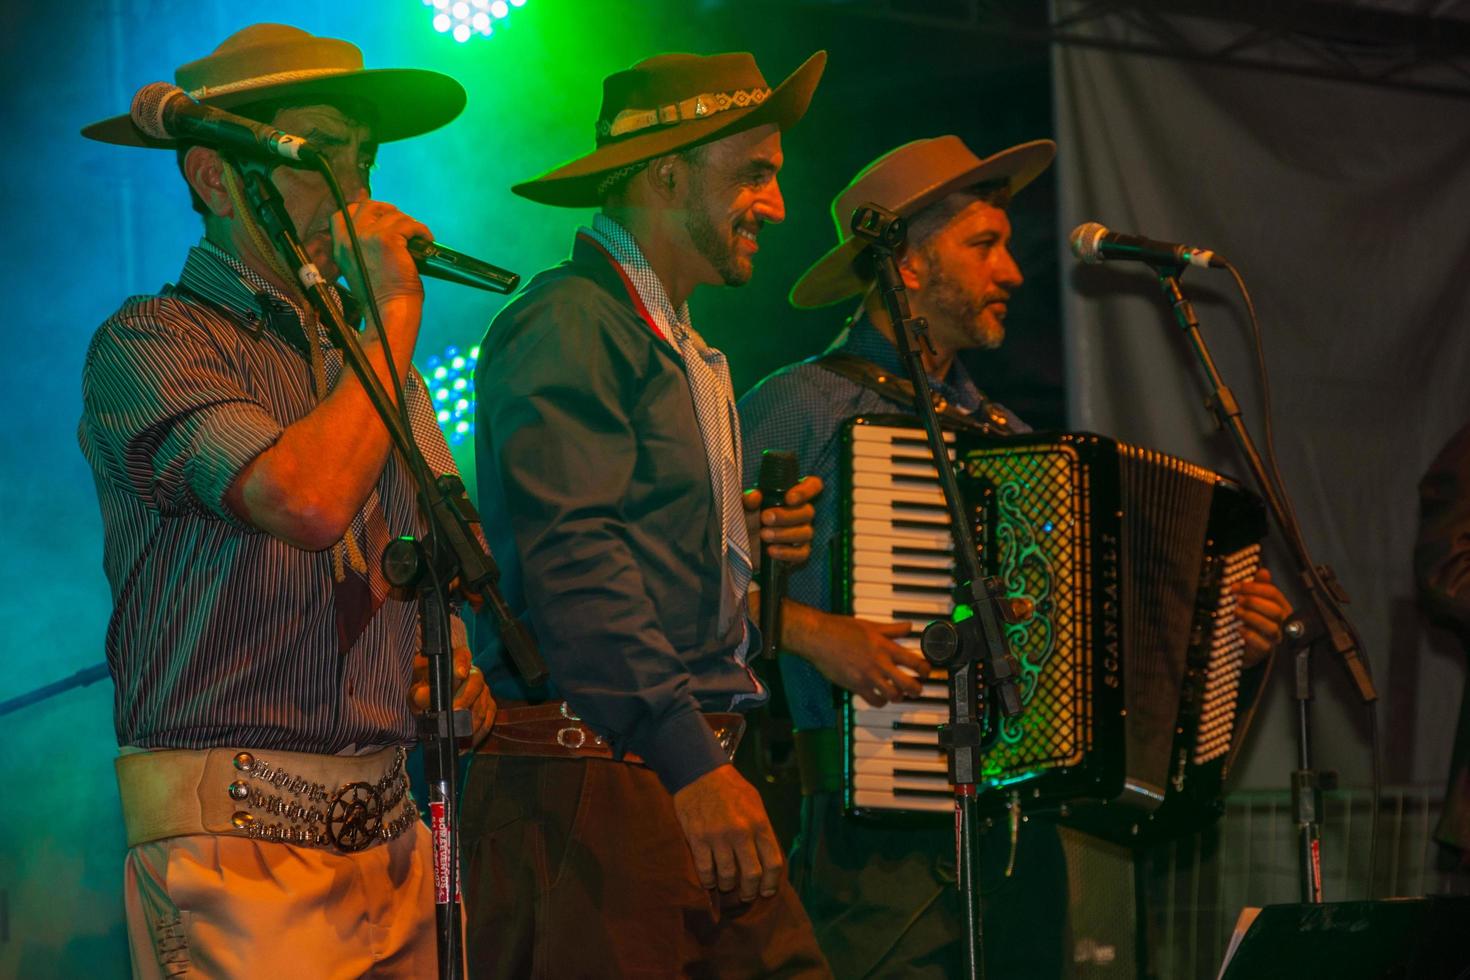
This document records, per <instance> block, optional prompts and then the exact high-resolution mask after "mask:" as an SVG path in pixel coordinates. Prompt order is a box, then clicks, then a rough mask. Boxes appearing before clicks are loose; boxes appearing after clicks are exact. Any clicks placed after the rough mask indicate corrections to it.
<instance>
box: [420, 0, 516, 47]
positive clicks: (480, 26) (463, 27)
mask: <svg viewBox="0 0 1470 980" xmlns="http://www.w3.org/2000/svg"><path fill="white" fill-rule="evenodd" d="M423 3H424V6H425V7H430V8H432V9H433V11H434V19H433V25H434V30H436V31H438V32H439V33H440V34H448V35H449V36H451V37H453V38H454V39H455V40H456V41H458V42H460V43H461V44H463V43H464V42H466V41H468V40H469V39H470V38H472V37H476V36H478V37H489V36H490V35H492V34H494V33H495V21H497V20H503V19H505V18H506V17H509V16H510V8H511V7H524V6H525V5H526V0H510V2H508V3H507V2H506V0H423Z"/></svg>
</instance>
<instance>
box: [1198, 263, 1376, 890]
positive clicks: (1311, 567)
mask: <svg viewBox="0 0 1470 980" xmlns="http://www.w3.org/2000/svg"><path fill="white" fill-rule="evenodd" d="M1221 261H1222V262H1223V264H1224V266H1225V269H1226V270H1227V271H1228V272H1229V273H1230V276H1231V278H1233V279H1234V280H1235V286H1236V288H1237V289H1239V290H1240V296H1241V299H1242V300H1244V301H1245V309H1246V313H1247V314H1248V315H1249V317H1250V324H1251V341H1252V346H1253V347H1254V349H1255V356H1256V373H1257V375H1258V376H1259V379H1260V385H1261V407H1262V413H1263V415H1264V419H1265V421H1264V423H1263V425H1262V429H1263V431H1264V432H1265V435H1266V465H1267V466H1268V467H1269V474H1268V475H1269V477H1270V479H1271V481H1272V482H1273V483H1274V484H1275V489H1276V498H1277V499H1278V500H1280V501H1281V506H1282V508H1283V510H1284V511H1285V514H1284V516H1285V517H1286V518H1287V523H1288V524H1289V525H1290V527H1289V529H1288V528H1283V529H1282V530H1283V532H1284V533H1287V534H1290V535H1291V536H1292V537H1293V539H1294V540H1295V541H1296V542H1297V547H1298V549H1299V551H1300V553H1301V554H1302V555H1304V556H1307V555H1308V552H1307V547H1306V541H1305V539H1304V538H1303V537H1302V534H1301V524H1300V523H1299V522H1298V521H1297V516H1296V507H1295V505H1294V504H1293V503H1292V500H1291V496H1290V494H1288V493H1287V492H1286V480H1285V479H1284V478H1283V477H1282V476H1281V467H1280V465H1279V463H1278V461H1277V457H1276V436H1275V431H1274V428H1273V426H1272V421H1271V416H1272V405H1271V375H1270V372H1269V371H1268V370H1267V368H1266V345H1265V341H1264V339H1263V332H1262V330H1261V320H1260V317H1258V316H1257V315H1256V304H1255V303H1254V302H1253V301H1252V300H1251V294H1250V290H1249V289H1247V288H1246V285H1245V279H1244V278H1243V277H1242V276H1241V274H1240V271H1239V270H1238V269H1236V268H1235V266H1234V265H1233V264H1231V263H1230V262H1229V261H1226V260H1224V259H1222V260H1221ZM1306 565H1307V574H1309V575H1311V576H1312V580H1313V582H1315V583H1316V585H1317V588H1318V590H1319V593H1320V594H1321V595H1322V596H1323V598H1324V599H1325V601H1326V602H1327V603H1328V605H1330V606H1331V608H1332V612H1333V613H1334V614H1335V615H1336V616H1337V617H1338V621H1339V622H1340V623H1341V624H1342V628H1343V629H1345V630H1346V631H1347V632H1348V634H1349V636H1350V637H1351V638H1352V642H1353V644H1354V647H1355V648H1356V649H1357V650H1358V651H1359V652H1360V653H1361V652H1362V650H1363V644H1362V641H1361V640H1360V639H1359V637H1358V631H1357V629H1356V628H1355V627H1354V626H1353V624H1352V622H1351V621H1350V620H1348V618H1347V616H1345V615H1344V614H1343V612H1342V609H1341V606H1340V605H1339V604H1338V601H1337V597H1336V596H1335V595H1334V594H1333V592H1332V590H1331V589H1330V588H1328V586H1327V583H1326V582H1325V581H1323V579H1322V575H1321V572H1320V570H1319V569H1318V568H1317V566H1316V564H1315V563H1313V562H1312V561H1311V560H1310V558H1309V560H1308V561H1307V562H1306ZM1275 659H1276V651H1275V650H1272V651H1271V655H1270V658H1269V659H1268V661H1267V666H1266V672H1267V673H1266V677H1267V678H1268V679H1269V677H1270V672H1271V666H1272V664H1273V663H1274V661H1275ZM1363 666H1364V669H1365V670H1369V669H1370V665H1369V664H1368V662H1367V656H1366V654H1364V655H1363ZM1370 676H1371V671H1370ZM1262 689H1263V690H1264V682H1263V684H1262ZM1257 700H1258V701H1259V699H1257ZM1366 707H1367V709H1368V739H1369V752H1370V755H1371V758H1370V760H1369V768H1370V775H1369V798H1370V804H1371V806H1372V808H1373V809H1372V812H1371V814H1370V815H1369V818H1368V820H1369V826H1368V878H1367V895H1366V898H1367V899H1368V900H1370V901H1371V900H1372V898H1373V874H1374V870H1375V868H1376V866H1377V861H1378V833H1379V812H1378V811H1379V805H1380V801H1381V799H1382V795H1383V771H1382V760H1381V759H1380V757H1379V752H1378V711H1377V709H1376V707H1375V703H1374V702H1369V703H1368V704H1367V706H1366ZM1254 714H1255V711H1254V706H1252V711H1251V716H1252V717H1253V716H1254ZM1247 720H1248V719H1247Z"/></svg>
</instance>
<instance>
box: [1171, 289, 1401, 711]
mask: <svg viewBox="0 0 1470 980" xmlns="http://www.w3.org/2000/svg"><path fill="white" fill-rule="evenodd" d="M1154 271H1155V272H1156V273H1157V274H1158V277H1159V286H1160V288H1162V289H1163V291H1164V296H1165V297H1166V298H1167V299H1168V301H1169V306H1170V307H1171V308H1172V309H1173V311H1174V318H1175V320H1176V321H1177V322H1178V324H1179V328H1180V329H1181V330H1183V331H1184V335H1185V337H1186V338H1187V339H1188V341H1189V345H1190V347H1191V348H1192V349H1193V350H1194V354H1195V357H1196V358H1197V359H1198V361H1199V363H1200V367H1201V368H1202V369H1203V370H1204V373H1205V379H1206V381H1207V382H1208V383H1209V385H1210V390H1211V393H1212V396H1213V397H1212V398H1211V402H1210V407H1211V409H1212V410H1213V411H1214V413H1215V417H1216V419H1217V420H1218V421H1219V423H1220V425H1221V427H1222V428H1224V429H1225V430H1226V431H1228V432H1229V433H1230V435H1231V438H1233V439H1234V441H1235V445H1236V448H1237V449H1239V451H1240V454H1241V456H1242V457H1244V459H1245V463H1246V466H1247V467H1248V468H1249V469H1250V471H1251V477H1252V479H1254V480H1255V484H1256V487H1257V488H1258V489H1259V490H1260V491H1261V495H1262V496H1263V497H1264V498H1265V500H1266V506H1267V508H1268V509H1269V510H1270V511H1271V517H1272V519H1273V520H1274V521H1275V523H1276V526H1277V528H1279V529H1280V531H1281V536H1282V539H1283V540H1284V541H1285V542H1286V546H1287V550H1288V552H1289V553H1290V554H1291V558H1292V562H1293V563H1294V564H1295V565H1296V569H1297V577H1298V579H1299V580H1300V581H1301V583H1302V585H1303V587H1305V588H1306V590H1307V594H1308V595H1309V596H1310V598H1311V602H1312V610H1311V611H1310V612H1309V613H1308V614H1307V617H1306V618H1307V619H1309V620H1310V621H1311V625H1310V626H1309V627H1308V629H1307V630H1305V631H1304V632H1303V631H1293V632H1301V634H1302V635H1301V636H1299V637H1297V638H1294V640H1293V642H1311V641H1312V640H1314V639H1316V638H1318V637H1320V638H1323V639H1325V640H1326V641H1327V643H1328V645H1329V646H1330V648H1331V649H1332V651H1333V652H1334V653H1335V654H1337V659H1338V661H1339V662H1340V663H1341V664H1342V665H1343V667H1344V668H1346V670H1347V672H1348V676H1349V678H1350V679H1351V680H1352V682H1353V686H1354V687H1355V688H1356V690H1357V692H1358V696H1359V697H1360V698H1362V700H1363V701H1364V703H1372V702H1373V701H1376V700H1377V699H1378V692H1377V690H1376V689H1375V688H1374V685H1373V678H1372V677H1371V676H1370V675H1369V673H1368V668H1367V665H1366V664H1365V663H1364V662H1363V659H1362V657H1361V656H1360V655H1359V650H1360V647H1361V645H1360V643H1359V642H1358V639H1357V631H1356V630H1355V629H1354V628H1353V625H1352V623H1351V622H1350V621H1349V620H1348V618H1347V616H1346V614H1344V613H1343V611H1342V610H1341V609H1340V608H1339V606H1338V598H1339V597H1338V596H1337V595H1335V594H1334V591H1333V589H1334V585H1335V581H1334V580H1332V579H1331V571H1330V569H1323V568H1320V567H1318V566H1317V565H1315V564H1314V563H1313V562H1312V558H1311V555H1310V554H1309V553H1308V552H1307V545H1306V540H1305V539H1304V538H1303V536H1302V533H1301V528H1300V527H1299V526H1298V525H1297V523H1296V521H1295V519H1294V518H1293V517H1292V513H1291V510H1290V509H1289V508H1288V507H1287V506H1286V504H1285V502H1284V501H1283V500H1282V498H1281V494H1280V493H1279V492H1278V488H1277V487H1276V484H1275V482H1274V481H1273V480H1272V479H1271V478H1270V475H1269V474H1268V473H1267V472H1266V466H1265V464H1264V463H1263V462H1262V461H1261V454H1260V451H1259V450H1258V449H1257V448H1256V444H1255V440H1253V439H1252V438H1251V434H1250V430H1249V429H1247V428H1246V425H1245V420H1244V418H1243V417H1242V415H1241V411H1240V404H1239V403H1238V402H1237V401H1236V399H1235V393H1234V392H1232V391H1231V390H1230V387H1229V386H1228V385H1226V384H1225V381H1224V379H1223V378H1222V377H1221V376H1220V372H1219V370H1218V369H1217V368H1216V367H1215V360H1214V358H1213V357H1211V356H1210V349H1209V346H1208V345H1207V344H1206V343H1205V339H1204V335H1203V334H1202V333H1201V332H1200V328H1199V318H1198V317H1197V316H1196V315H1195V312H1194V305H1193V304H1192V303H1190V301H1189V299H1188V297H1186V296H1185V295H1184V293H1183V291H1182V290H1181V289H1180V287H1179V277H1180V276H1181V275H1183V274H1184V266H1182V265H1179V266H1154Z"/></svg>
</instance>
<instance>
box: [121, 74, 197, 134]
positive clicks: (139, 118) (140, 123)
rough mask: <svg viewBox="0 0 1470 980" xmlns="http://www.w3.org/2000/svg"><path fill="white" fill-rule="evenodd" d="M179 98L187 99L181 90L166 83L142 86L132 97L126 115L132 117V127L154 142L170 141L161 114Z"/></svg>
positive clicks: (186, 95)
mask: <svg viewBox="0 0 1470 980" xmlns="http://www.w3.org/2000/svg"><path fill="white" fill-rule="evenodd" d="M179 96H183V97H184V98H186V99H187V98H188V97H189V96H188V94H187V93H186V92H185V91H184V90H183V89H181V88H179V87H178V86H177V85H171V84H169V83H168V82H153V83H152V84H150V85H144V86H143V87H142V88H140V89H138V92H137V94H136V95H134V96H133V105H132V107H131V108H130V109H129V110H128V115H129V116H131V117H132V120H133V125H134V126H137V127H138V128H139V129H140V130H142V131H143V133H144V134H145V135H148V136H151V137H153V138H154V139H156V140H166V139H172V138H173V137H172V136H171V135H170V134H169V131H168V127H167V126H165V125H164V121H163V113H164V110H165V109H166V108H167V107H168V105H169V103H171V102H172V101H173V100H174V99H176V98H178V97H179Z"/></svg>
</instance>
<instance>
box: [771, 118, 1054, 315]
mask: <svg viewBox="0 0 1470 980" xmlns="http://www.w3.org/2000/svg"><path fill="white" fill-rule="evenodd" d="M1056 152H1057V145H1056V144H1055V143H1053V142H1052V141H1051V140H1032V141H1031V142H1029V143H1022V144H1020V145H1019V146H1013V147H1011V148H1010V149H1008V150H1002V151H1001V152H999V153H997V154H995V155H994V156H989V157H986V158H985V159H983V160H982V159H980V158H979V157H977V156H976V155H975V154H974V152H973V151H972V150H971V149H970V148H969V147H968V146H966V145H965V144H964V142H963V141H962V140H961V139H960V138H959V137H958V136H936V137H934V138H933V139H924V140H915V141H914V142H912V143H905V144H904V145H903V146H900V147H898V148H897V149H895V150H890V151H888V152H887V153H885V154H883V155H882V156H881V157H879V158H878V159H876V160H874V161H873V162H872V163H870V164H868V165H867V166H866V167H864V168H863V169H862V170H861V171H859V172H858V175H857V176H856V177H854V178H853V179H852V183H850V184H848V185H847V186H846V187H845V188H843V190H842V192H841V193H840V194H838V195H837V197H835V198H834V199H833V200H832V220H833V222H834V223H836V225H837V244H836V245H835V246H834V247H833V248H832V249H831V251H829V252H828V253H827V254H826V255H824V256H822V257H821V258H820V259H818V260H817V261H816V262H815V263H814V264H813V265H812V267H811V268H810V269H808V270H806V272H805V273H804V274H803V275H802V277H801V278H800V279H798V280H797V281H796V285H795V286H792V287H791V305H792V306H795V307H796V308H798V309H804V310H809V309H816V308H817V307H819V306H827V305H829V304H832V303H837V302H840V301H842V300H844V299H847V298H848V297H849V296H856V295H857V294H858V293H861V292H863V290H865V289H867V286H868V284H867V283H866V282H864V281H863V279H862V278H860V277H859V276H858V274H857V272H856V271H854V269H853V263H854V261H856V259H857V257H858V256H859V255H861V254H862V252H863V249H864V248H865V247H866V245H864V243H862V242H861V241H858V240H856V239H854V238H853V234H852V212H853V210H854V209H856V208H857V207H858V206H859V205H862V204H869V203H871V204H877V205H878V206H880V207H884V208H887V209H888V210H890V211H894V212H896V213H897V214H898V215H899V216H900V217H903V218H908V217H911V216H912V215H914V214H917V213H918V212H920V211H922V210H923V209H924V208H926V207H928V206H929V205H931V204H933V203H934V202H935V201H938V200H941V199H942V198H944V197H945V196H946V195H948V194H951V193H953V192H954V191H958V190H963V189H964V188H966V187H973V186H974V185H975V184H984V183H990V182H993V181H1001V180H1005V181H1008V182H1009V184H1010V191H1011V193H1012V194H1014V193H1016V192H1017V191H1019V190H1020V189H1021V188H1023V187H1025V186H1026V185H1027V184H1029V183H1031V181H1033V180H1035V179H1036V177H1037V175H1039V174H1040V173H1041V172H1042V171H1043V170H1045V169H1046V168H1047V167H1049V166H1050V165H1051V160H1052V157H1053V156H1055V155H1056Z"/></svg>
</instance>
